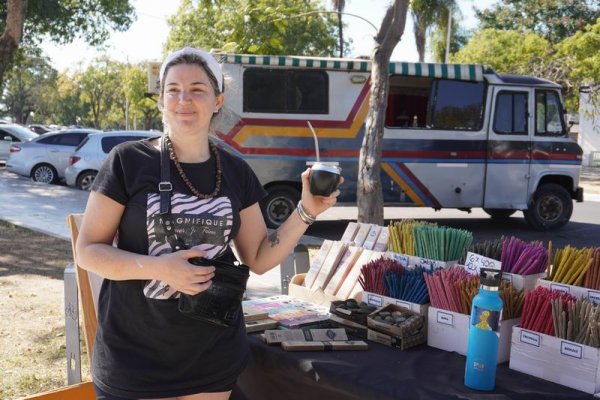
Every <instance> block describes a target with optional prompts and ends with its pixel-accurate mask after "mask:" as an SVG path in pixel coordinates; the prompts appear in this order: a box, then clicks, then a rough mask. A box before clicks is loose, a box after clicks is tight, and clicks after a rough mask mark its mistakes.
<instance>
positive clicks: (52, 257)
mask: <svg viewBox="0 0 600 400" xmlns="http://www.w3.org/2000/svg"><path fill="white" fill-rule="evenodd" d="M0 249H2V250H1V251H0V277H2V276H10V275H22V274H34V275H40V276H47V277H51V278H56V279H62V278H63V273H64V269H65V266H66V265H67V264H68V263H70V262H73V256H72V254H71V243H70V242H67V241H66V240H63V239H58V238H56V237H53V236H48V235H44V234H41V233H38V232H35V231H32V230H30V229H26V228H21V227H18V226H14V225H12V224H9V223H7V222H4V221H0Z"/></svg>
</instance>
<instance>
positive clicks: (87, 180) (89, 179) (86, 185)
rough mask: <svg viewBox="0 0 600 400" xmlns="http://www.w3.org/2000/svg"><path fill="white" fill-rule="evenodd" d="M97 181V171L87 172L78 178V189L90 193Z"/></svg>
mask: <svg viewBox="0 0 600 400" xmlns="http://www.w3.org/2000/svg"><path fill="white" fill-rule="evenodd" d="M95 179H96V171H85V172H83V173H81V174H79V176H78V177H77V187H78V188H79V189H80V190H85V191H86V192H89V191H90V189H91V188H92V184H93V183H94V180H95Z"/></svg>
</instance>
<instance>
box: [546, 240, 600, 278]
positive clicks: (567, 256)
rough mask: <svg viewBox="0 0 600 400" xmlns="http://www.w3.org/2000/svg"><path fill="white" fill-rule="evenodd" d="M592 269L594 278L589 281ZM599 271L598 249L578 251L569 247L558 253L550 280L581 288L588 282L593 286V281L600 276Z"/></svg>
mask: <svg viewBox="0 0 600 400" xmlns="http://www.w3.org/2000/svg"><path fill="white" fill-rule="evenodd" d="M592 266H593V268H592ZM590 269H592V271H593V272H592V273H591V275H592V276H593V278H592V277H590V278H589V281H587V275H588V271H589V270H590ZM598 270H600V253H599V250H598V249H597V248H596V249H593V248H583V249H577V248H575V247H571V246H567V247H564V248H562V249H558V250H557V251H556V254H555V255H554V266H553V268H552V271H551V274H550V278H549V279H550V280H551V281H553V282H560V283H564V284H567V285H575V286H581V285H583V284H584V282H588V283H589V284H590V285H591V286H593V285H595V282H592V279H597V275H600V274H598ZM599 283H600V282H599ZM599 286H600V285H599Z"/></svg>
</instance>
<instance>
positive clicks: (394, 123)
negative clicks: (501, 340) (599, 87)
mask: <svg viewBox="0 0 600 400" xmlns="http://www.w3.org/2000/svg"><path fill="white" fill-rule="evenodd" d="M215 57H216V58H217V59H218V60H220V62H222V64H223V70H224V73H225V75H226V84H225V85H226V88H225V94H226V98H227V100H226V107H225V110H224V114H223V115H222V118H221V122H220V124H219V126H218V127H217V131H216V135H217V138H218V140H217V142H218V144H219V145H220V146H222V147H223V148H225V149H227V150H229V151H230V152H232V153H234V154H237V155H239V156H240V157H242V158H244V159H245V160H246V161H247V162H248V163H249V164H250V165H251V166H252V168H253V170H254V171H255V172H256V174H257V175H258V178H259V179H260V182H261V183H262V184H263V186H264V188H265V189H266V190H267V192H268V196H267V197H266V198H265V199H264V201H263V202H262V209H263V213H264V216H265V220H266V222H267V224H268V225H269V226H270V227H276V226H278V225H280V224H281V223H282V222H283V221H285V219H286V218H287V217H288V216H289V215H290V214H291V213H292V212H293V211H294V208H295V205H296V203H297V201H298V199H299V198H300V187H301V186H300V174H301V173H302V171H304V170H305V169H306V166H307V162H308V163H310V162H313V161H315V156H316V149H315V144H314V143H315V142H314V141H313V137H312V134H311V130H310V128H309V127H308V125H307V121H308V122H310V123H311V124H312V126H313V127H314V129H315V131H316V134H317V137H318V146H319V149H318V150H319V153H320V157H321V161H322V162H332V163H338V165H339V166H340V167H341V169H342V173H343V175H344V179H345V181H344V185H343V190H342V193H341V195H340V197H339V198H338V203H341V204H344V203H345V204H356V193H357V183H358V182H357V173H358V160H359V152H360V147H361V144H362V140H363V135H364V132H365V119H366V116H367V110H368V104H369V88H370V83H371V82H370V69H371V63H370V61H368V60H364V59H331V58H316V57H299V56H259V55H236V54H224V53H218V54H215ZM158 67H159V66H158V65H154V66H151V67H150V72H149V74H150V76H151V78H150V79H151V81H150V85H151V86H152V85H154V87H151V89H153V90H154V91H156V89H157V87H156V85H157V78H158V76H157V75H158V74H157V73H156V72H157V70H158ZM389 85H390V88H389V95H388V99H387V108H386V112H385V128H384V136H383V150H382V154H381V182H382V188H383V198H384V202H385V205H394V206H398V205H400V206H421V207H431V208H434V209H436V210H439V209H442V208H456V209H461V210H465V211H469V210H470V209H472V208H483V209H484V210H485V212H487V213H488V214H489V215H490V216H491V217H492V218H497V219H500V218H507V217H509V216H510V215H512V214H513V213H515V212H516V211H523V213H524V215H525V219H526V220H527V222H528V223H529V224H530V225H531V226H532V227H533V228H535V229H539V230H549V229H556V228H559V227H561V226H563V225H564V224H565V223H567V222H568V221H569V218H570V217H571V213H572V211H573V200H576V201H583V190H582V188H580V187H578V184H579V172H580V168H581V157H582V150H581V148H580V147H579V146H578V145H577V143H575V142H574V141H573V140H571V139H570V138H569V136H568V134H567V129H566V126H565V119H564V108H563V103H562V97H561V88H560V86H559V85H557V84H554V83H552V82H549V81H546V80H543V79H538V78H534V77H529V76H516V75H502V74H497V73H495V72H494V71H493V70H492V69H490V68H489V67H485V66H482V65H458V64H427V63H407V62H391V63H390V65H389Z"/></svg>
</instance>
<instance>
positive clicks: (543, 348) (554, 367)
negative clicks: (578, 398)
mask: <svg viewBox="0 0 600 400" xmlns="http://www.w3.org/2000/svg"><path fill="white" fill-rule="evenodd" d="M599 352H600V349H597V348H595V347H590V346H585V345H582V344H579V343H575V342H571V341H569V340H565V339H560V338H557V337H554V336H549V335H544V334H543V333H538V332H534V331H530V330H527V329H523V328H521V327H520V326H515V327H514V328H513V331H512V347H511V350H510V364H509V367H510V368H511V369H514V370H516V371H520V372H523V373H526V374H529V375H533V376H537V377H538V378H542V379H545V380H547V381H551V382H555V383H559V384H561V385H565V386H568V387H570V388H573V389H577V390H581V391H584V392H587V393H592V394H594V393H598V392H600V363H599V361H600V357H599Z"/></svg>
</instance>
